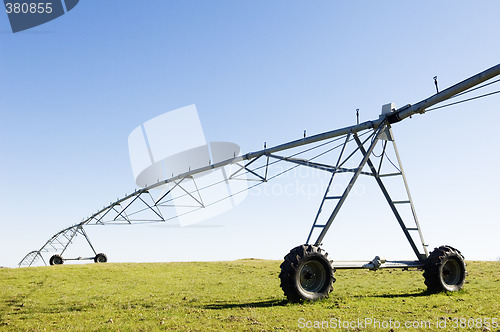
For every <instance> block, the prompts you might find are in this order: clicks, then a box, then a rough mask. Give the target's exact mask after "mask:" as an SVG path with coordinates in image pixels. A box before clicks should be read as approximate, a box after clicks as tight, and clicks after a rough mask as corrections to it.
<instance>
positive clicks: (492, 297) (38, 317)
mask: <svg viewBox="0 0 500 332" xmlns="http://www.w3.org/2000/svg"><path fill="white" fill-rule="evenodd" d="M467 264H468V266H467V267H468V271H469V276H468V277H467V281H466V284H465V286H464V289H462V290H461V291H460V292H457V293H440V294H428V293H427V292H426V290H425V285H424V283H423V277H422V272H421V271H401V270H379V271H376V272H372V271H365V270H340V271H337V272H336V274H335V277H336V279H337V281H336V283H335V284H334V291H333V292H332V293H331V295H330V297H329V298H328V299H325V300H322V301H318V302H313V303H303V304H289V303H287V302H286V300H285V297H284V296H283V293H282V291H281V289H280V287H279V279H278V274H279V265H280V262H278V261H266V260H238V261H232V262H202V263H196V262H191V263H158V264H152V263H149V264H112V263H106V264H86V265H69V264H68V265H61V266H50V267H41V268H19V269H0V286H1V287H0V330H6V331H9V330H11V331H44V330H47V331H51V330H77V331H78V330H79V331H94V330H99V331H103V330H104V331H105V330H110V331H117V330H120V331H151V330H172V331H211V330H217V331H277V330H278V331H293V330H312V329H313V328H314V327H315V326H316V327H321V328H324V329H327V330H332V331H343V330H351V331H373V330H377V331H379V330H382V331H390V330H391V329H392V330H394V331H398V330H399V331H405V330H406V331H429V330H431V331H497V330H500V323H499V322H498V320H499V319H500V262H467ZM360 324H361V325H360ZM405 324H406V325H405ZM444 324H446V328H445V327H444ZM487 327H489V328H487Z"/></svg>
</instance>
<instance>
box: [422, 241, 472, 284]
mask: <svg viewBox="0 0 500 332" xmlns="http://www.w3.org/2000/svg"><path fill="white" fill-rule="evenodd" d="M466 275H467V270H466V267H465V260H464V256H462V254H461V253H460V251H458V250H457V249H455V248H453V247H450V246H441V247H439V248H435V249H434V251H433V252H431V254H430V255H429V257H428V258H427V261H426V263H425V267H424V278H425V284H426V286H427V289H428V290H429V291H430V292H433V293H437V292H442V291H448V292H456V291H459V290H460V289H462V287H463V285H464V282H465V276H466Z"/></svg>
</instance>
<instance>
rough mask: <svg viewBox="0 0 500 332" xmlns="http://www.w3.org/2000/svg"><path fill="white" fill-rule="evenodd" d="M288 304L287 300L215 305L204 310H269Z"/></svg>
mask: <svg viewBox="0 0 500 332" xmlns="http://www.w3.org/2000/svg"><path fill="white" fill-rule="evenodd" d="M287 303H288V301H287V300H276V299H275V300H266V301H257V302H245V303H226V302H225V303H213V304H207V305H204V306H203V308H204V309H215V310H218V309H233V308H268V307H282V306H285V305H286V304H287Z"/></svg>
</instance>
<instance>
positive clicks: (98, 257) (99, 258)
mask: <svg viewBox="0 0 500 332" xmlns="http://www.w3.org/2000/svg"><path fill="white" fill-rule="evenodd" d="M107 261H108V257H107V256H106V255H105V254H103V253H100V254H97V255H95V257H94V262H95V263H106V262H107Z"/></svg>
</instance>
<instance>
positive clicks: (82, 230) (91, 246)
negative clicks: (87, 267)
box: [79, 226, 97, 255]
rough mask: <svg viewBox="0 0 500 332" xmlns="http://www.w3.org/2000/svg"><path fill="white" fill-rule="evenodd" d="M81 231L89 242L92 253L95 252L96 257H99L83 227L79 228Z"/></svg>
mask: <svg viewBox="0 0 500 332" xmlns="http://www.w3.org/2000/svg"><path fill="white" fill-rule="evenodd" d="M79 231H80V233H81V234H82V235H83V236H84V237H85V239H86V240H87V242H88V243H89V246H90V248H91V249H92V251H93V252H94V255H97V252H96V251H95V249H94V246H93V245H92V243H91V242H90V239H89V237H88V236H87V233H86V232H85V230H84V229H83V227H82V226H80V227H79Z"/></svg>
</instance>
